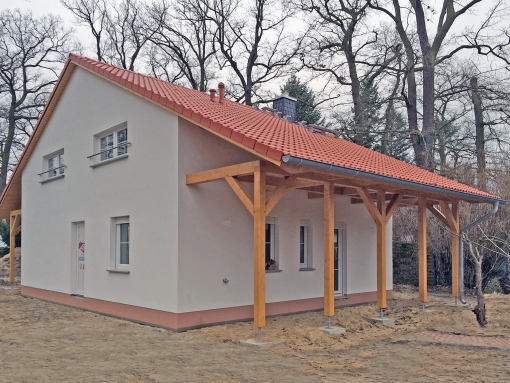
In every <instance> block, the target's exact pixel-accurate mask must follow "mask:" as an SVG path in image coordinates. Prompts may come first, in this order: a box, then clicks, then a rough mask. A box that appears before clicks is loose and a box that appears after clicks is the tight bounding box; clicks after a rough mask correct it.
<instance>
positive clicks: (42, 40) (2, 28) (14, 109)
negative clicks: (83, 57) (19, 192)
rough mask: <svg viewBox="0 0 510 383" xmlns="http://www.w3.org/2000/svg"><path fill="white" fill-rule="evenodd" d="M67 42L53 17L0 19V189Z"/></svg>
mask: <svg viewBox="0 0 510 383" xmlns="http://www.w3.org/2000/svg"><path fill="white" fill-rule="evenodd" d="M71 42H72V31H71V30H68V29H65V28H64V26H63V22H62V20H61V19H60V18H58V17H56V16H52V15H48V16H43V17H41V18H34V17H33V15H32V13H31V12H26V13H22V12H21V11H20V10H14V11H10V10H5V11H3V12H2V13H0V90H1V91H2V93H1V94H0V97H1V98H0V119H1V120H0V121H1V122H0V128H1V129H2V132H1V135H0V137H1V140H2V141H1V147H0V150H1V161H2V163H1V166H0V188H2V189H3V188H4V187H5V185H6V180H7V175H8V173H9V171H10V170H11V169H12V166H13V165H14V164H15V163H16V162H17V150H19V149H22V148H23V146H24V143H25V142H26V140H27V139H28V136H29V135H30V134H31V128H32V126H33V124H34V123H35V122H36V121H37V119H38V118H39V113H40V112H41V110H42V108H43V107H44V105H45V104H46V100H47V98H48V95H49V93H50V92H51V89H52V87H53V85H54V84H55V82H56V80H57V77H58V75H57V73H58V72H59V70H60V69H61V68H62V63H63V62H65V60H66V59H67V53H68V52H69V50H70V44H71ZM16 149H17V150H16Z"/></svg>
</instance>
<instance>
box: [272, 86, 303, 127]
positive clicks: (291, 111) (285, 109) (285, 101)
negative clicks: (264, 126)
mask: <svg viewBox="0 0 510 383" xmlns="http://www.w3.org/2000/svg"><path fill="white" fill-rule="evenodd" d="M296 104H297V100H296V99H295V98H292V97H290V96H289V94H288V93H284V94H283V95H281V96H279V97H277V98H275V99H274V100H273V109H277V110H278V111H280V112H281V113H282V116H289V117H288V120H287V121H289V122H295V121H296Z"/></svg>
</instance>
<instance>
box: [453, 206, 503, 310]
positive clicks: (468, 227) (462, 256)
mask: <svg viewBox="0 0 510 383" xmlns="http://www.w3.org/2000/svg"><path fill="white" fill-rule="evenodd" d="M499 203H500V201H495V202H494V203H493V207H492V210H491V211H490V212H488V213H487V214H485V215H484V216H483V217H481V218H479V219H477V220H476V221H474V222H472V223H470V224H469V225H467V226H466V227H465V228H463V229H461V231H460V235H459V241H460V298H459V299H460V301H461V302H462V304H466V300H465V299H464V240H463V234H464V233H465V232H466V231H468V230H469V229H472V228H473V227H475V226H477V225H479V224H480V223H482V222H483V221H485V220H487V219H489V218H490V217H491V216H493V215H494V214H496V212H497V211H498V209H499Z"/></svg>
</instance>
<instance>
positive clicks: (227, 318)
mask: <svg viewBox="0 0 510 383" xmlns="http://www.w3.org/2000/svg"><path fill="white" fill-rule="evenodd" d="M21 294H22V295H24V296H28V297H33V298H39V299H43V300H46V301H50V302H55V303H60V304H63V305H67V306H72V307H77V308H80V309H83V310H87V311H93V312H97V313H100V314H106V315H110V316H114V317H117V318H122V319H128V320H131V321H134V322H139V323H145V324H150V325H155V326H160V327H165V328H169V329H172V330H187V329H190V328H197V327H204V326H210V325H213V324H219V323H227V322H236V321H245V320H251V319H253V305H247V306H238V307H227V308H221V309H213V310H203V311H193V312H187V313H179V314H177V313H172V312H168V311H161V310H154V309H148V308H145V307H139V306H132V305H126V304H123V303H116V302H109V301H103V300H100V299H94V298H87V297H85V298H79V297H74V296H71V295H68V294H64V293H59V292H56V291H50V290H43V289H38V288H34V287H28V286H21ZM386 294H387V298H388V299H392V297H393V291H392V290H388V291H387V293H386ZM376 301H377V292H375V291H374V292H368V293H358V294H351V295H349V298H348V299H341V300H336V301H335V307H341V306H352V305H356V304H361V303H368V302H376ZM323 304H324V298H322V297H319V298H311V299H299V300H294V301H286V302H273V303H267V304H266V314H267V316H275V315H283V314H292V313H298V312H304V311H313V310H321V309H322V308H323Z"/></svg>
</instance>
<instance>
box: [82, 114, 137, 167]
mask: <svg viewBox="0 0 510 383" xmlns="http://www.w3.org/2000/svg"><path fill="white" fill-rule="evenodd" d="M129 145H130V142H128V128H127V122H124V123H122V124H119V125H117V126H114V127H113V128H110V129H108V130H105V131H103V132H101V133H98V134H96V135H95V136H94V152H95V154H92V155H90V156H89V157H88V158H90V159H92V160H93V161H94V163H93V165H91V167H96V166H98V165H100V164H101V163H102V162H110V161H111V160H115V159H116V158H119V157H121V158H125V157H127V153H128V146H129ZM119 159H120V158H119Z"/></svg>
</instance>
